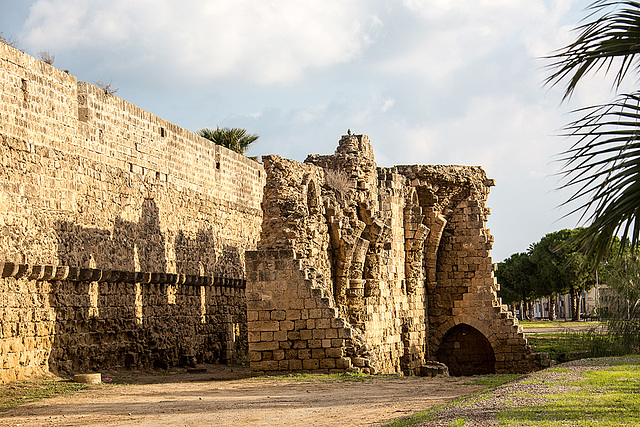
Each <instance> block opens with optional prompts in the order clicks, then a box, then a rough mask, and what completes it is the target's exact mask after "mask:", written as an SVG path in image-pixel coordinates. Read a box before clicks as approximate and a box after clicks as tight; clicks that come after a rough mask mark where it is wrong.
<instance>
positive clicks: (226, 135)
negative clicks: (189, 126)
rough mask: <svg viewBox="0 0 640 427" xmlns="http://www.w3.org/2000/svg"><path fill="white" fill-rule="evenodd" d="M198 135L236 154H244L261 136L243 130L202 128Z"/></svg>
mask: <svg viewBox="0 0 640 427" xmlns="http://www.w3.org/2000/svg"><path fill="white" fill-rule="evenodd" d="M197 134H198V135H200V136H201V137H203V138H206V139H208V140H209V141H212V142H213V143H214V144H217V145H222V146H223V147H226V148H228V149H230V150H233V151H235V152H236V153H240V154H244V153H245V151H247V150H248V149H249V146H250V145H251V144H253V143H254V142H255V141H256V140H257V139H258V138H259V136H258V135H257V134H255V133H249V132H247V130H246V129H242V128H221V127H216V128H215V129H210V128H202V129H200V130H198V132H197Z"/></svg>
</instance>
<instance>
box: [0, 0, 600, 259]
mask: <svg viewBox="0 0 640 427" xmlns="http://www.w3.org/2000/svg"><path fill="white" fill-rule="evenodd" d="M588 4H589V1H577V0H456V1H450V0H403V1H401V0H366V1H365V0H323V1H320V0H277V1H276V0H272V1H271V0H270V1H267V0H136V1H132V0H102V1H100V2H97V1H89V0H0V32H2V33H3V35H4V36H5V37H9V38H12V39H14V40H16V41H17V43H18V47H19V48H20V49H22V50H24V51H25V52H27V53H29V54H32V55H34V56H37V53H38V52H40V51H43V50H46V51H49V52H51V53H53V54H55V63H54V65H55V66H56V67H58V68H60V69H68V70H70V72H71V74H74V75H76V76H77V77H78V79H79V80H81V81H88V82H95V81H103V82H111V83H112V86H113V87H117V88H119V91H118V93H117V96H120V97H121V98H124V99H126V100H127V101H129V102H132V103H134V104H136V105H139V106H141V107H142V108H144V109H146V110H148V111H150V112H152V113H154V114H156V115H159V116H161V117H164V118H166V119H168V120H170V121H172V122H174V123H176V124H178V125H180V126H182V127H184V128H187V129H191V130H194V131H195V130H197V129H199V128H202V127H215V126H216V125H220V126H240V127H245V128H247V129H248V130H250V131H251V132H254V133H258V134H259V135H260V139H259V140H258V142H257V143H256V144H255V148H253V149H252V150H251V151H250V152H249V153H248V154H250V155H262V154H271V153H275V154H280V155H282V156H284V157H288V158H292V159H296V160H300V161H302V160H304V159H305V157H306V155H307V154H309V153H321V154H330V153H333V151H334V150H335V147H336V145H337V142H338V140H339V139H340V136H341V135H342V134H344V133H346V131H347V129H351V130H352V131H353V132H355V133H364V134H367V135H369V136H370V138H371V140H372V143H373V146H374V151H375V154H376V159H377V161H378V164H379V165H381V166H391V165H394V164H462V165H481V166H483V167H484V168H485V170H486V171H487V174H488V175H489V177H491V178H494V179H495V180H496V183H497V186H496V187H494V188H493V189H492V192H491V195H490V197H489V206H490V207H491V209H492V215H491V217H490V220H489V227H490V228H491V229H492V233H493V234H494V236H495V245H494V250H493V258H494V260H495V261H496V262H497V261H501V260H503V259H504V258H506V257H508V256H509V255H511V254H512V253H514V252H521V251H524V250H526V249H527V247H528V246H529V244H530V243H533V242H535V241H537V240H539V239H540V238H541V237H542V236H543V235H544V234H546V233H548V232H551V231H555V230H558V229H561V228H572V227H574V226H576V225H577V218H575V217H569V218H564V219H563V218H562V217H563V215H564V214H566V213H567V212H568V209H566V208H565V209H558V206H559V205H560V204H561V203H562V201H563V200H564V199H566V198H567V197H568V196H569V194H568V193H567V192H566V191H560V192H558V191H555V188H556V187H557V186H558V180H557V178H556V177H555V176H554V174H555V173H556V172H557V171H558V169H559V167H560V163H559V162H558V161H557V154H558V153H560V152H561V151H562V150H563V149H566V148H568V146H569V144H570V141H568V140H566V139H563V138H562V137H559V136H557V135H558V134H559V133H560V129H561V128H562V126H563V125H564V124H565V123H566V122H568V121H569V120H570V119H571V117H572V116H571V115H570V114H569V111H570V110H572V109H574V108H577V107H579V106H581V105H586V104H590V103H591V104H592V103H602V102H607V101H609V100H610V98H611V97H612V95H611V92H610V85H609V84H607V83H606V82H603V81H602V80H601V79H597V78H593V79H590V80H589V81H587V82H586V83H585V84H584V85H583V86H582V87H580V88H579V90H578V92H577V93H576V95H575V96H574V97H573V99H572V100H571V102H570V103H568V104H561V90H560V88H551V89H550V88H545V87H543V85H542V82H543V80H544V77H545V75H546V73H547V71H546V70H545V69H544V66H545V61H543V60H541V59H539V58H540V57H542V56H545V55H548V54H550V53H551V52H552V51H553V50H554V49H557V48H560V47H562V46H563V45H565V44H566V43H568V42H569V41H570V40H571V39H572V37H573V35H574V33H572V28H573V27H574V26H575V24H576V23H578V22H579V20H580V19H581V18H583V17H584V16H585V12H584V8H585V7H586V6H588Z"/></svg>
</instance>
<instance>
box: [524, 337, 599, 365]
mask: <svg viewBox="0 0 640 427" xmlns="http://www.w3.org/2000/svg"><path fill="white" fill-rule="evenodd" d="M590 337H591V335H590V334H588V333H574V332H559V333H549V334H535V335H532V334H528V335H527V341H528V342H529V344H530V345H531V347H532V348H533V351H534V352H545V353H549V357H550V358H551V359H553V360H555V361H557V362H558V363H563V362H568V361H570V360H576V359H583V358H585V357H590V356H591V352H590V351H589V348H590V343H589V338H590Z"/></svg>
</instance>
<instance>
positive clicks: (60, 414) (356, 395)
mask: <svg viewBox="0 0 640 427" xmlns="http://www.w3.org/2000/svg"><path fill="white" fill-rule="evenodd" d="M246 374H247V372H246V370H241V371H238V369H237V368H236V369H235V370H233V371H232V368H228V367H209V370H208V372H207V373H205V374H187V373H177V374H164V375H148V374H136V375H132V374H118V373H112V374H103V376H106V375H111V376H113V378H114V380H124V381H128V382H135V384H130V385H120V384H110V385H106V384H105V385H99V386H92V387H90V388H89V389H86V390H82V391H80V392H78V393H76V394H73V395H68V396H59V397H55V398H52V399H45V400H42V401H39V402H35V403H31V404H27V405H24V406H21V407H19V408H15V409H13V410H11V411H9V412H4V413H0V426H18V425H20V426H41V425H45V426H46V425H56V426H62V425H64V426H98V425H100V426H103V425H108V426H116V425H117V426H134V425H135V426H187V425H189V426H191V425H216V426H217V425H225V426H227V425H234V426H238V425H239V426H248V425H251V426H300V425H314V426H366V425H379V424H381V423H384V422H385V421H389V420H392V419H394V418H398V417H402V416H405V415H409V414H411V413H414V412H418V411H421V410H424V409H427V408H430V407H433V406H435V405H438V404H442V403H445V402H447V401H450V400H452V399H455V398H458V397H461V396H465V395H469V394H473V393H475V392H478V391H480V390H482V389H483V388H484V386H482V385H472V384H471V383H472V381H470V379H469V378H420V377H375V378H367V379H365V380H363V381H357V380H353V379H350V380H341V379H340V380H332V381H330V382H324V381H320V380H317V379H314V380H295V379H263V378H259V379H256V378H253V379H252V378H246ZM243 377H244V378H243Z"/></svg>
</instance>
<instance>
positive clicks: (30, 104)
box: [0, 43, 265, 382]
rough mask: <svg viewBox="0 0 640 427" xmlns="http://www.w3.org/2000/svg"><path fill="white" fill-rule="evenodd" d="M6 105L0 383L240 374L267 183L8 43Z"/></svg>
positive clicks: (2, 87) (227, 154) (227, 156)
mask: <svg viewBox="0 0 640 427" xmlns="http://www.w3.org/2000/svg"><path fill="white" fill-rule="evenodd" d="M0 100H1V102H0V163H1V165H2V168H1V169H0V268H3V272H2V278H0V315H1V319H2V324H1V325H0V382H2V381H8V380H16V379H20V378H23V377H25V376H27V375H32V374H37V373H41V372H43V371H48V370H51V371H53V372H59V373H68V374H72V373H83V372H86V371H87V370H93V369H107V368H118V367H128V368H153V367H168V366H175V365H178V364H193V363H202V362H220V361H232V360H235V361H238V362H239V361H243V360H245V359H246V357H247V329H246V328H247V322H246V300H245V295H244V283H245V267H244V262H245V261H244V253H245V251H246V250H248V249H255V248H256V244H257V241H258V239H259V236H260V227H261V223H262V210H261V207H260V203H261V201H262V188H263V186H264V177H265V175H264V168H263V167H262V166H261V165H260V164H259V163H257V162H255V161H253V160H250V159H248V158H246V157H245V156H242V155H239V154H237V153H234V152H232V151H230V150H227V149H225V148H223V147H220V146H216V145H213V144H211V143H210V142H209V141H207V140H205V139H203V138H200V137H198V136H197V135H195V134H193V133H192V132H190V131H188V130H186V129H182V128H180V127H178V126H176V125H174V124H172V123H170V122H167V121H166V120H163V119H161V118H159V117H156V116H154V115H152V114H150V113H149V112H147V111H144V110H143V109H141V108H139V107H136V106H134V105H131V104H129V103H127V102H126V101H124V100H122V99H120V98H117V97H115V96H113V95H111V94H109V93H106V92H105V91H104V90H101V89H99V88H97V87H95V86H93V85H91V84H89V83H83V82H78V81H77V80H76V78H75V77H74V76H73V75H70V74H67V73H65V72H63V71H61V70H58V69H56V68H54V67H52V66H50V65H48V64H45V63H44V62H41V61H39V60H37V59H35V58H32V57H30V56H29V55H26V54H24V53H22V52H20V51H18V50H16V49H13V48H12V47H9V46H7V45H5V44H3V43H0ZM3 263H4V264H3ZM3 266H4V267H3Z"/></svg>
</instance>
